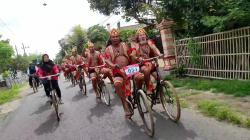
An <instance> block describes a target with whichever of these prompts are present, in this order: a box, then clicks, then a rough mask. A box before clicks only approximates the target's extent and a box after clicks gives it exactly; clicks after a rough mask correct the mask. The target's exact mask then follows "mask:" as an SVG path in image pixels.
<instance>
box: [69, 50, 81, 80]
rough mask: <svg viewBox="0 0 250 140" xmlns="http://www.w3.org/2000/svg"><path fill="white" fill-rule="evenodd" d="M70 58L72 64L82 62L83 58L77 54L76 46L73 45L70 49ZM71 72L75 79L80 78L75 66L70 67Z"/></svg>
mask: <svg viewBox="0 0 250 140" xmlns="http://www.w3.org/2000/svg"><path fill="white" fill-rule="evenodd" d="M70 60H71V61H72V64H73V65H81V64H83V58H82V57H81V55H79V54H77V47H74V48H73V49H72V56H71V57H70ZM71 70H72V73H73V76H74V78H75V80H76V81H78V80H79V78H80V73H79V72H78V71H77V68H76V67H72V69H71Z"/></svg>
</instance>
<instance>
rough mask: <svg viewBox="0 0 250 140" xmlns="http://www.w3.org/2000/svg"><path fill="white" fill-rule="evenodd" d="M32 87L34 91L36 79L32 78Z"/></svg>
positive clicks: (35, 89)
mask: <svg viewBox="0 0 250 140" xmlns="http://www.w3.org/2000/svg"><path fill="white" fill-rule="evenodd" d="M32 88H33V92H34V93H36V91H37V88H36V81H35V80H34V79H33V78H32Z"/></svg>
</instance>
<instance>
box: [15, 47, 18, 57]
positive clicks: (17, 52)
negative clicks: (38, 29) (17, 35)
mask: <svg viewBox="0 0 250 140" xmlns="http://www.w3.org/2000/svg"><path fill="white" fill-rule="evenodd" d="M15 49H16V56H18V55H19V54H18V50H17V47H16V45H15Z"/></svg>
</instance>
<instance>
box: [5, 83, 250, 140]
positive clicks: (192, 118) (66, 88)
mask: <svg viewBox="0 0 250 140" xmlns="http://www.w3.org/2000/svg"><path fill="white" fill-rule="evenodd" d="M87 81H88V80H87ZM87 83H88V86H87V88H88V89H89V90H88V95H87V96H83V95H81V94H79V93H78V87H77V86H76V87H72V86H71V85H70V83H69V82H66V81H64V80H63V79H61V80H60V87H61V90H62V92H63V101H64V104H63V105H61V106H60V112H61V122H60V123H58V122H57V121H56V117H55V113H54V110H53V108H51V107H50V106H49V105H48V103H46V101H47V98H46V97H45V94H44V91H43V89H42V88H40V89H39V92H38V93H36V94H33V93H32V91H31V89H29V90H28V91H27V92H29V95H28V96H27V97H25V98H24V99H23V101H22V104H21V106H20V107H19V108H18V109H17V110H16V111H14V112H13V113H11V114H10V115H9V116H8V117H7V118H5V119H4V120H1V123H0V140H151V139H155V140H193V139H195V140H250V131H249V130H247V129H244V128H239V127H237V126H232V125H230V124H226V123H223V122H218V121H216V120H214V119H211V118H206V117H203V116H202V115H200V114H198V113H195V112H194V111H192V110H185V109H184V110H182V117H181V120H180V122H179V123H178V124H175V123H173V122H171V121H170V120H169V119H168V118H167V117H164V115H163V113H160V111H156V112H155V113H154V117H155V118H154V119H155V129H156V134H155V136H154V138H150V137H148V136H147V135H146V134H145V133H144V131H143V127H142V122H141V120H140V117H139V116H138V112H137V111H136V114H135V115H134V116H133V121H128V120H126V119H125V118H124V113H123V109H122V106H121V104H120V101H119V99H118V98H117V97H116V96H114V95H112V105H111V106H110V107H107V106H105V105H104V104H103V103H97V102H96V100H95V95H94V94H93V90H92V87H91V83H90V82H87ZM111 92H112V93H113V91H112V90H111ZM158 109H160V106H158V107H156V110H158Z"/></svg>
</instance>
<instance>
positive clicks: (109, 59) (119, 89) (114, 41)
mask: <svg viewBox="0 0 250 140" xmlns="http://www.w3.org/2000/svg"><path fill="white" fill-rule="evenodd" d="M109 43H110V45H109V46H108V47H107V48H106V49H105V56H106V59H105V62H106V63H107V64H108V66H110V67H111V68H112V72H113V80H114V87H115V91H116V93H117V94H118V95H119V96H120V99H121V102H122V105H123V108H124V111H125V117H126V118H131V116H132V115H133V114H132V112H130V110H129V105H128V102H127V101H126V98H127V97H128V96H130V95H131V85H130V79H128V77H127V76H126V75H125V73H124V70H123V69H122V68H123V67H124V66H128V65H129V64H130V63H131V61H130V60H131V59H130V54H131V51H130V49H129V47H128V46H127V44H125V43H124V42H122V41H121V39H120V34H119V31H118V30H117V29H112V30H111V32H110V40H109Z"/></svg>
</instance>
